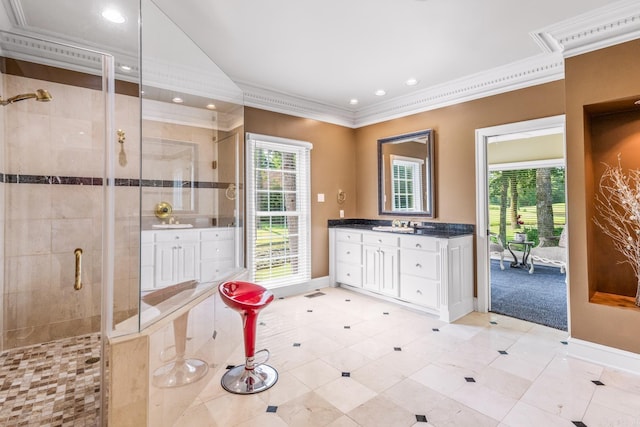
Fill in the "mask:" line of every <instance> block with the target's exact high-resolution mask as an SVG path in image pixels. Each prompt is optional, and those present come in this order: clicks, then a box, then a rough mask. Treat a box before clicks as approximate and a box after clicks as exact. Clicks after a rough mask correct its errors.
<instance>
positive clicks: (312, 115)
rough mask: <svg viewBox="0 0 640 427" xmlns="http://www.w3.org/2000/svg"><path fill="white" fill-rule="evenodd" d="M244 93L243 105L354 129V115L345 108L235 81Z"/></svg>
mask: <svg viewBox="0 0 640 427" xmlns="http://www.w3.org/2000/svg"><path fill="white" fill-rule="evenodd" d="M235 83H236V84H237V85H238V86H240V89H242V91H243V92H244V105H245V106H247V107H255V108H260V109H262V110H267V111H273V112H275V113H282V114H288V115H291V116H296V117H303V118H307V119H314V120H319V121H323V122H327V123H333V124H336V125H340V126H346V127H351V128H353V127H355V123H356V122H355V113H354V112H353V111H352V110H349V109H346V108H340V107H336V106H332V105H327V104H323V103H320V102H317V101H313V100H310V99H306V98H303V97H300V96H295V95H289V94H286V93H283V92H278V91H275V90H271V89H267V88H264V87H260V86H256V85H253V84H251V83H247V82H242V81H236V82H235Z"/></svg>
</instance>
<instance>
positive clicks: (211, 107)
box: [207, 104, 216, 110]
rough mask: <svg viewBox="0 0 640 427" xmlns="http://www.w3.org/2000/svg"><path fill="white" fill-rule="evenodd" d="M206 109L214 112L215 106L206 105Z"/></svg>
mask: <svg viewBox="0 0 640 427" xmlns="http://www.w3.org/2000/svg"><path fill="white" fill-rule="evenodd" d="M207 108H208V109H209V110H215V109H216V104H207Z"/></svg>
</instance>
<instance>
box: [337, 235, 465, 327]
mask: <svg viewBox="0 0 640 427" xmlns="http://www.w3.org/2000/svg"><path fill="white" fill-rule="evenodd" d="M347 236H348V238H347ZM329 248H330V260H329V270H330V272H329V277H330V280H331V282H332V284H340V285H346V286H349V287H352V288H354V289H355V288H357V289H355V290H359V291H362V292H366V293H370V294H376V295H381V296H383V297H391V298H393V299H395V300H397V301H399V302H401V303H403V304H406V305H410V306H412V307H416V308H420V309H422V310H424V311H426V312H429V313H432V314H436V315H438V316H439V317H440V319H441V320H443V321H446V322H452V321H454V320H456V319H458V318H460V317H462V316H464V315H465V314H467V313H470V312H471V311H473V236H472V235H470V234H469V235H462V236H456V237H450V238H447V237H434V236H428V235H413V234H412V235H405V234H395V233H385V232H374V231H368V230H358V229H346V228H330V229H329ZM358 249H360V251H361V252H359V251H358ZM347 252H349V253H350V254H353V253H361V254H362V257H361V258H357V257H356V258H350V257H349V256H348V254H347ZM354 271H355V272H361V277H362V279H361V281H354V280H352V279H353V276H354V274H356V273H353V272H354ZM347 272H351V275H349V276H348V275H347Z"/></svg>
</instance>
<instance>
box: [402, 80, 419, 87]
mask: <svg viewBox="0 0 640 427" xmlns="http://www.w3.org/2000/svg"><path fill="white" fill-rule="evenodd" d="M404 84H406V85H407V86H415V85H417V84H418V79H414V78H410V79H407V81H406V82H404Z"/></svg>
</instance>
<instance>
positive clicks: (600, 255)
mask: <svg viewBox="0 0 640 427" xmlns="http://www.w3.org/2000/svg"><path fill="white" fill-rule="evenodd" d="M638 99H640V96H638V97H633V98H626V99H622V100H616V101H612V102H607V103H601V104H596V105H590V106H585V108H584V109H585V115H584V117H585V120H586V123H585V130H586V136H587V138H586V139H587V141H586V143H587V144H588V150H587V152H588V153H590V158H589V156H587V158H586V160H585V161H586V162H588V164H587V170H589V169H590V170H591V176H592V180H591V188H590V189H588V191H587V204H591V208H589V207H587V211H588V212H592V215H591V221H589V223H588V242H589V243H588V253H589V259H588V268H589V282H590V283H589V297H590V299H589V300H590V302H592V303H598V304H607V305H615V306H621V307H628V308H634V309H638V308H637V307H636V306H635V303H634V299H635V296H636V291H637V279H636V276H635V274H634V271H633V268H632V267H631V265H629V264H628V263H626V262H624V261H625V260H626V258H625V257H624V256H623V255H622V254H620V253H619V252H618V251H617V250H616V249H615V247H614V244H613V240H612V239H611V238H610V237H609V236H607V235H606V234H604V233H603V232H602V230H601V229H600V228H599V227H598V226H597V225H596V224H595V223H594V222H593V216H594V215H598V214H597V212H596V211H595V208H593V206H594V204H595V196H596V194H598V193H599V183H600V179H601V177H602V174H603V172H604V171H605V164H607V165H610V166H614V165H616V164H617V163H618V156H620V164H621V166H622V169H623V171H625V173H626V172H627V171H629V170H632V169H640V106H639V105H635V104H634V102H635V101H636V100H638ZM589 163H590V164H589ZM587 182H589V181H587ZM587 185H589V184H587Z"/></svg>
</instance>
